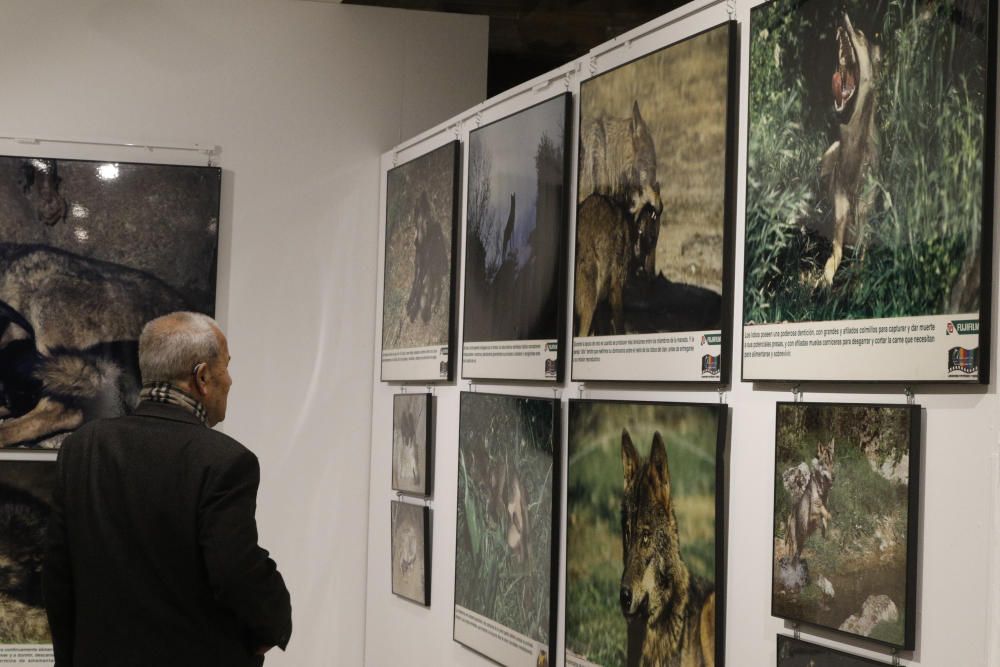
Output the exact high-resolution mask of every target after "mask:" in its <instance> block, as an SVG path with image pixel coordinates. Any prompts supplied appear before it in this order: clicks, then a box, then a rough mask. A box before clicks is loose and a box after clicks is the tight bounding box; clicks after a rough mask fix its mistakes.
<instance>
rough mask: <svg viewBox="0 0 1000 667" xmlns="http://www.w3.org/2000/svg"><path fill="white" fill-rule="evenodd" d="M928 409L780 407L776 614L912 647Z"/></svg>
mask: <svg viewBox="0 0 1000 667" xmlns="http://www.w3.org/2000/svg"><path fill="white" fill-rule="evenodd" d="M919 420H920V409H919V407H917V406H910V405H891V406H890V405H847V404H819V403H815V404H811V403H779V404H778V406H777V420H776V423H777V431H776V438H775V471H774V558H773V563H772V565H773V576H772V589H771V590H772V595H771V613H772V614H774V615H775V616H778V617H781V618H785V619H788V620H791V621H796V622H802V623H810V624H812V625H818V626H822V627H826V628H830V629H832V630H837V631H839V632H845V633H849V634H852V635H857V636H861V637H865V638H867V639H870V640H873V641H876V642H879V643H882V644H886V645H889V646H893V647H896V648H904V649H911V648H913V641H914V627H915V625H914V624H915V619H914V610H915V606H916V605H915V600H914V593H915V585H916V583H915V580H916V545H917V542H916V528H917V506H918V500H917V488H918V485H919V479H918V471H919V455H920V448H919Z"/></svg>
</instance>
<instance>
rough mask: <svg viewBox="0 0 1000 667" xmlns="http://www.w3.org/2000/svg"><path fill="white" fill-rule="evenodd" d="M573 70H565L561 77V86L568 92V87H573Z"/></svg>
mask: <svg viewBox="0 0 1000 667" xmlns="http://www.w3.org/2000/svg"><path fill="white" fill-rule="evenodd" d="M574 71H575V70H567V71H566V74H564V75H563V86H564V87H565V88H566V90H567V91H568V90H569V89H570V86H572V85H573V73H574Z"/></svg>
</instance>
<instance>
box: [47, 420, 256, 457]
mask: <svg viewBox="0 0 1000 667" xmlns="http://www.w3.org/2000/svg"><path fill="white" fill-rule="evenodd" d="M147 428H148V429H149V430H150V431H153V429H155V430H156V431H158V432H159V433H160V434H162V433H163V432H164V431H166V432H169V433H170V434H171V435H172V436H174V437H171V438H170V439H171V440H173V439H175V438H176V441H177V442H178V443H181V442H197V443H199V445H204V446H199V447H196V448H194V451H196V452H198V453H199V454H200V455H201V457H203V458H205V459H208V461H209V462H216V461H218V462H227V461H231V460H234V459H239V458H243V457H252V458H256V455H255V454H254V453H253V452H252V451H250V450H249V449H247V447H246V446H244V445H243V444H242V443H241V442H239V441H238V440H236V439H235V438H233V437H231V436H228V435H226V434H225V433H222V432H220V431H216V430H215V429H211V428H208V427H206V426H203V425H201V424H192V423H188V422H183V421H173V420H166V419H159V418H157V417H148V416H143V415H134V414H133V415H126V416H123V417H109V418H105V419H95V420H93V421H89V422H87V423H85V424H83V425H82V426H80V428H78V429H77V430H76V431H74V432H73V433H71V434H70V435H69V436H67V438H66V439H65V440H64V441H63V443H62V447H63V448H64V449H65V448H67V447H69V448H73V447H76V446H79V445H78V443H87V442H91V441H93V442H108V441H109V440H116V439H118V438H128V437H129V436H130V435H133V434H134V433H135V432H136V431H137V430H139V431H143V430H146V429H147Z"/></svg>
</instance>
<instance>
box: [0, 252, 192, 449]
mask: <svg viewBox="0 0 1000 667" xmlns="http://www.w3.org/2000/svg"><path fill="white" fill-rule="evenodd" d="M184 306H185V304H184V300H183V299H182V298H181V297H180V295H178V294H177V293H176V292H175V291H174V290H173V289H172V288H170V287H169V286H168V285H166V284H165V283H163V282H162V281H160V280H159V279H157V278H155V277H153V276H151V275H149V274H146V273H143V272H141V271H136V270H134V269H129V268H126V267H123V266H119V265H117V264H111V263H108V262H101V261H98V260H93V259H88V258H85V257H81V256H79V255H74V254H72V253H69V252H65V251H61V250H56V249H54V248H50V247H47V246H37V245H15V244H0V361H3V362H4V363H2V364H0V419H3V421H2V422H0V447H11V446H16V445H24V444H27V443H30V442H34V441H38V440H40V439H43V438H47V437H49V436H52V435H55V434H57V433H61V432H65V431H70V430H73V429H75V428H77V427H79V426H80V425H81V424H83V423H84V422H85V421H88V420H89V419H94V418H97V417H109V416H117V415H121V414H124V413H125V412H127V411H128V410H129V409H131V408H132V407H134V405H135V402H136V399H137V397H138V392H139V379H138V366H137V359H136V350H137V347H136V341H137V340H138V338H139V333H140V332H141V330H142V326H143V324H145V323H146V322H147V321H148V320H150V319H153V318H154V317H156V316H158V315H162V314H164V313H168V312H171V311H174V310H182V309H184Z"/></svg>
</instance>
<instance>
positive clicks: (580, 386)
mask: <svg viewBox="0 0 1000 667" xmlns="http://www.w3.org/2000/svg"><path fill="white" fill-rule="evenodd" d="M576 388H577V389H578V390H580V400H583V389H584V383H583V382H581V383H580V384H578V385H577V386H576Z"/></svg>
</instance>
